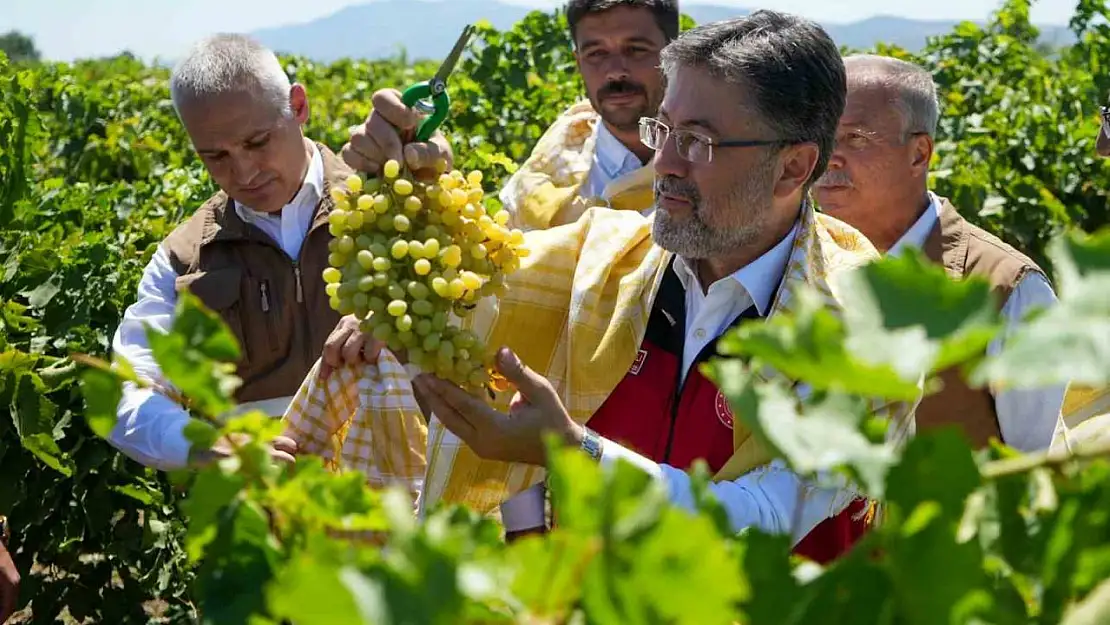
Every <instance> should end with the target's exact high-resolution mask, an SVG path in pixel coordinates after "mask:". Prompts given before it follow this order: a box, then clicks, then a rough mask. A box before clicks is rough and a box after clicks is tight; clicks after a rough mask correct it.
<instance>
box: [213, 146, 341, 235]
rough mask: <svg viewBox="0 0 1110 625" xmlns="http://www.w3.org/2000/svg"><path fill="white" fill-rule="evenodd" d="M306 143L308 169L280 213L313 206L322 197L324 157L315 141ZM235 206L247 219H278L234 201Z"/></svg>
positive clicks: (276, 216)
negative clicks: (308, 148) (309, 152)
mask: <svg viewBox="0 0 1110 625" xmlns="http://www.w3.org/2000/svg"><path fill="white" fill-rule="evenodd" d="M307 143H308V144H309V145H311V146H312V158H311V159H310V160H309V162H308V171H306V172H305V174H304V180H302V181H301V188H300V189H298V190H297V194H296V195H294V196H293V199H292V200H290V201H289V203H288V204H286V205H285V206H283V207H282V209H283V210H282V214H285V213H286V212H287V211H285V210H284V209H286V208H289V209H297V208H300V207H306V206H307V207H312V208H315V207H316V205H317V204H318V203H319V202H320V198H322V197H324V159H323V157H322V156H320V149H319V148H318V147H316V144H315V143H312V142H311V141H308V142H307ZM235 208H236V210H237V212H238V213H239V216H240V217H242V218H243V219H247V220H249V219H250V218H252V217H265V218H273V219H280V217H279V216H278V215H273V214H269V213H262V212H259V211H256V210H255V209H253V208H251V207H249V206H246V205H245V204H240V203H239V202H236V203H235Z"/></svg>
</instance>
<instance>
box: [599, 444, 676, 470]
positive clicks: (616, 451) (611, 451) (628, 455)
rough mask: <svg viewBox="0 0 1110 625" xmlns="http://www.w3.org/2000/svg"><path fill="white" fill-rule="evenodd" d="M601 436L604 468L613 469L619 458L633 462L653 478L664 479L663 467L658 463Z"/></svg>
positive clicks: (602, 465)
mask: <svg viewBox="0 0 1110 625" xmlns="http://www.w3.org/2000/svg"><path fill="white" fill-rule="evenodd" d="M599 438H601V467H602V468H603V469H605V470H612V467H613V466H614V465H615V464H616V463H617V461H618V460H625V461H627V462H630V463H632V465H633V466H635V467H637V468H639V469H640V470H641V471H644V472H646V473H647V474H648V475H650V476H651V477H652V478H653V479H656V480H662V479H663V469H662V468H661V467H660V466H659V465H658V464H656V463H654V462H652V461H651V460H649V459H647V458H645V457H643V456H641V455H640V454H638V453H636V452H634V451H632V450H631V449H628V448H625V447H621V446H620V445H618V444H616V443H614V442H613V441H611V440H609V439H607V438H603V437H599Z"/></svg>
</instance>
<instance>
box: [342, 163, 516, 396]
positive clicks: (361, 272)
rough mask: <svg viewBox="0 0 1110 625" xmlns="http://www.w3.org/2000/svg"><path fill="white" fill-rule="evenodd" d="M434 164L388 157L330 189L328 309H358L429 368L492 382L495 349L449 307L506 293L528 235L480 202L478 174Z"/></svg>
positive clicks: (366, 327)
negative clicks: (377, 170)
mask: <svg viewBox="0 0 1110 625" xmlns="http://www.w3.org/2000/svg"><path fill="white" fill-rule="evenodd" d="M437 165H438V169H439V172H440V174H439V178H438V179H437V180H436V181H435V182H434V183H424V182H420V181H416V180H413V179H412V178H411V177H410V175H409V172H407V171H402V170H401V167H400V164H399V163H398V162H397V161H395V160H390V161H387V162H386V163H385V165H384V166H383V167H382V176H381V177H380V178H370V179H366V180H364V179H363V178H362V177H361V176H358V175H352V176H350V177H349V178H347V180H346V184H345V185H343V186H338V187H333V188H332V189H331V197H332V200H334V202H335V207H334V208H333V209H332V211H331V214H330V216H329V228H330V231H331V234H332V236H333V237H334V238H333V239H332V241H331V243H330V244H329V250H330V252H331V254H330V255H329V257H328V264H329V265H330V267H328V268H327V269H325V270H324V273H323V278H324V281H325V282H326V283H327V286H326V288H327V293H328V295H329V297H330V302H331V307H332V308H333V309H335V310H336V311H338V312H339V314H341V315H349V314H354V315H355V316H356V317H357V318H358V319H360V320H361V321H362V330H363V332H369V333H371V334H373V336H374V337H375V338H376V339H378V340H380V341H383V342H384V343H385V344H386V345H387V346H388V347H389V349H390V350H391V351H393V352H394V353H399V352H401V351H402V350H404V351H405V352H406V353H407V357H408V362H410V363H413V364H416V365H419V366H420V368H421V369H422V370H424V371H426V372H429V373H435V374H437V375H439V376H440V377H443V378H445V379H448V380H451V381H452V382H455V383H456V384H458V385H459V386H462V387H464V388H469V389H472V390H473V389H480V388H483V387H488V386H489V385H490V383H491V374H492V370H491V367H490V364H491V359H492V356H493V354H491V353H489V352H488V350H487V348H486V346H485V345H484V344H483V343H482V341H481V340H480V339H479V338H478V337H477V336H476V335H475V334H474V333H473V332H470V331H463V330H460V329H459V328H458V327H457V325H455V324H454V323H452V319H451V317H450V314H451V313H454V315H455V316H457V317H460V318H461V317H464V316H466V315H467V314H468V313H469V312H470V310H471V309H473V308H474V306H475V304H476V303H477V302H478V300H479V299H480V298H483V297H486V296H487V295H499V294H501V293H503V292H504V290H505V277H506V276H507V275H509V274H510V273H512V272H513V271H515V270H516V269H517V268H518V267H519V266H520V259H521V258H523V257H525V256H527V255H528V250H527V248H525V247H524V245H523V244H524V234H523V233H522V232H521V231H520V230H516V229H512V230H510V229H508V228H506V224H507V223H508V217H509V215H508V213H507V212H505V211H503V210H500V211H497V212H494V213H492V214H491V213H490V211H489V210H488V209H487V207H486V205H485V204H484V203H483V197H484V195H483V191H482V186H481V184H482V172H480V171H472V172H469V173H468V174H466V175H464V174H463V173H462V172H461V171H458V170H452V171H447V163H446V161H444V160H442V159H441V160H440V162H439V163H438V164H437Z"/></svg>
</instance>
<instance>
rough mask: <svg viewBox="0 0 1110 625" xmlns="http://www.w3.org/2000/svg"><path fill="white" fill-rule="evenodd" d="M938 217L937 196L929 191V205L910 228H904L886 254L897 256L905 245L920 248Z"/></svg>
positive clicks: (938, 203) (938, 204)
mask: <svg viewBox="0 0 1110 625" xmlns="http://www.w3.org/2000/svg"><path fill="white" fill-rule="evenodd" d="M939 219H940V202H938V201H937V196H936V195H935V194H934V193H933V192H932V191H929V206H927V207H925V212H923V213H921V216H920V217H918V218H917V221H916V222H914V224H913V225H912V226H910V229H909V230H906V233H905V234H903V235H902V237H901V238H900V239H898V242H897V243H895V244H894V245H893V246H892V247H891V248H890V250H889V251H888V252H887V255H888V256H897V255H899V254H901V253H902V250H904V249H906V247H917V248H920V247H922V246H924V245H925V239H927V238H929V233H930V232H932V231H933V226H935V225H936V224H937V220H939Z"/></svg>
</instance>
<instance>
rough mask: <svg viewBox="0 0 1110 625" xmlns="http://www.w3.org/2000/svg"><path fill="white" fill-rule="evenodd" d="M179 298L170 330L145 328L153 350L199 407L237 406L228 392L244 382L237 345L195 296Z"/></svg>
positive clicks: (209, 410)
mask: <svg viewBox="0 0 1110 625" xmlns="http://www.w3.org/2000/svg"><path fill="white" fill-rule="evenodd" d="M179 297H180V299H179V300H178V302H177V306H176V308H175V310H174V321H173V326H172V328H171V332H169V333H162V332H159V331H157V330H154V329H152V328H149V327H148V328H147V332H146V336H147V341H148V342H149V343H150V350H151V352H152V353H153V354H154V357H155V359H157V361H158V363H159V365H160V366H161V368H162V373H163V374H164V375H165V377H166V378H167V379H168V380H169V381H170V382H171V383H172V384H173V385H174V387H176V388H177V389H178V390H179V391H180V392H181V393H182V394H184V396H185V397H187V398H188V399H189V401H190V402H192V403H193V405H194V406H195V407H196V408H197V409H198V410H200V411H201V412H203V413H204V414H207V415H217V414H223V413H224V412H226V411H228V410H230V409H231V408H232V407H233V406H234V403H233V402H232V401H231V400H230V398H229V395H230V394H231V393H232V392H234V390H235V389H237V388H238V387H239V385H240V384H241V383H242V381H241V380H240V379H239V378H238V377H237V376H236V375H235V374H234V371H235V363H234V361H235V360H236V359H238V357H239V347H238V344H237V343H236V341H235V337H234V336H233V335H232V334H231V331H230V330H229V329H228V328H227V326H226V325H225V324H224V323H223V321H222V320H221V319H220V318H219V316H218V315H216V314H215V313H213V312H212V311H210V310H209V309H207V308H206V307H205V306H204V304H203V303H201V301H200V300H199V299H198V298H197V297H196V296H195V295H193V294H191V293H189V292H187V291H186V292H182V293H181V294H180V295H179Z"/></svg>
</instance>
